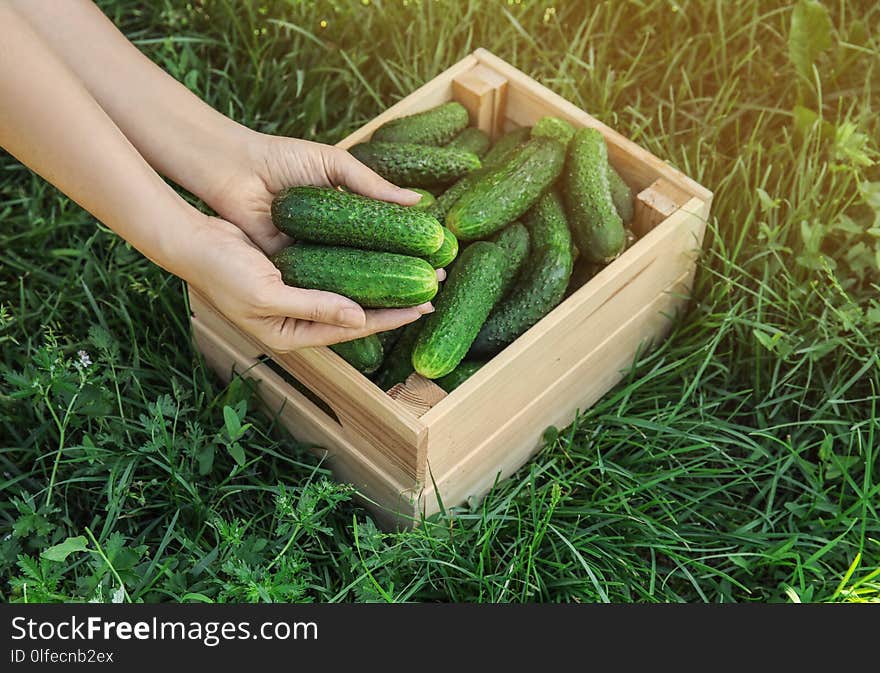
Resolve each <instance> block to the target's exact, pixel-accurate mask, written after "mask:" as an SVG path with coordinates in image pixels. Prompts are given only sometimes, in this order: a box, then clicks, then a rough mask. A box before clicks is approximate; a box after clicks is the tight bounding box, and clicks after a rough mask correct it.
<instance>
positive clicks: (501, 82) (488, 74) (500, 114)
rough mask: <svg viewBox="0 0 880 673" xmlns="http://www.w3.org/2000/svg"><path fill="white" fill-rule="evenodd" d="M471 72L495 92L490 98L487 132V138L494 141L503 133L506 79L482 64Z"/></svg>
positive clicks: (505, 107)
mask: <svg viewBox="0 0 880 673" xmlns="http://www.w3.org/2000/svg"><path fill="white" fill-rule="evenodd" d="M471 72H472V73H473V74H474V75H475V76H476V77H479V78H480V79H481V80H483V81H484V82H486V83H487V84H489V85H490V86H491V87H492V89H493V90H494V92H495V93H494V96H493V98H492V123H491V131H490V132H488V133H489V136H490V137H491V138H492V139H493V140H495V139H496V138H497V137H498V136H500V135H501V134H502V133H503V132H504V129H503V128H502V125H503V124H504V118H505V112H506V110H507V78H506V77H504V75H502V74H500V73H499V72H498V71H497V70H493V69H492V68H489V67H488V66H485V65H482V64H480V65H476V66H474V68H473V70H471Z"/></svg>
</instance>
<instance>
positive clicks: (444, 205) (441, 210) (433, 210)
mask: <svg viewBox="0 0 880 673" xmlns="http://www.w3.org/2000/svg"><path fill="white" fill-rule="evenodd" d="M481 174H482V170H479V171H473V172H472V173H468V174H467V175H465V176H464V177H463V178H461V179H460V180H459V181H458V182H456V183H455V184H453V185H452V186H451V187H450V188H449V189H447V190H446V191H445V192H443V193H442V194H441V195H440V196H438V197H437V200H436V201H434V203H433V204H431V207H430V208H428V214H429V215H431V216H433V217H436V218H437V220H438V221H439V222H444V221H445V220H446V216H447V215H448V214H449V211H450V210H452V206H454V205H455V204H456V203H458V200H459V199H460V198H461V195H462V194H464V193H465V192H466V191H467V190H468V189H470V188H471V186H472V185H473V184H475V183H476V182H477V180H479V179H480V175H481Z"/></svg>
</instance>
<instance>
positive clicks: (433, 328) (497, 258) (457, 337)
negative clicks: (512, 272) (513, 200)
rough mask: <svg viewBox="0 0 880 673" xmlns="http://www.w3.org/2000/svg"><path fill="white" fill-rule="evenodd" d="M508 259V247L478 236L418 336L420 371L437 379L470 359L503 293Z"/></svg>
mask: <svg viewBox="0 0 880 673" xmlns="http://www.w3.org/2000/svg"><path fill="white" fill-rule="evenodd" d="M506 265H507V258H506V257H505V255H504V252H503V251H502V250H501V248H499V247H498V246H497V245H495V244H494V243H490V242H488V241H477V242H476V243H472V244H471V245H469V246H468V247H467V248H465V249H464V252H462V253H461V257H460V258H459V259H458V261H457V262H456V264H455V266H454V267H453V269H452V271H451V272H450V273H449V278H448V279H447V280H446V283H445V284H444V285H443V292H441V293H440V294H439V295H438V296H437V301H436V302H435V304H434V308H435V310H434V312H433V313H431V314H429V315H428V316H427V317H426V318H425V324H424V326H423V327H422V331H421V332H420V333H419V338H418V339H417V340H416V346H415V348H414V349H413V354H412V363H413V367H414V368H415V370H416V371H417V372H418V373H419V374H421V375H422V376H424V377H426V378H429V379H436V378H439V377H441V376H445V375H446V374H448V373H449V372H451V371H452V370H453V369H455V367H456V366H457V365H458V363H459V362H461V361H462V359H464V356H465V355H466V354H467V352H468V349H469V348H470V347H471V343H473V340H474V338H476V336H477V333H478V332H479V331H480V326H481V325H482V324H483V322H484V321H485V320H486V318H487V317H488V315H489V312H490V311H491V310H492V307H493V306H494V305H495V303H496V302H497V301H498V299H499V298H500V296H501V279H502V276H503V274H504V268H505V266H506Z"/></svg>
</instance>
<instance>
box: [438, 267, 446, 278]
mask: <svg viewBox="0 0 880 673" xmlns="http://www.w3.org/2000/svg"><path fill="white" fill-rule="evenodd" d="M437 280H446V269H437Z"/></svg>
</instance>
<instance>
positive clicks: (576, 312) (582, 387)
mask: <svg viewBox="0 0 880 673" xmlns="http://www.w3.org/2000/svg"><path fill="white" fill-rule="evenodd" d="M449 100H457V101H459V102H461V103H462V104H463V105H464V106H465V107H467V109H468V111H469V112H470V115H471V120H472V123H474V124H476V125H478V126H479V127H480V128H481V129H483V130H484V131H486V132H487V133H489V134H490V135H491V136H493V137H497V136H498V135H500V134H501V133H503V132H504V131H507V130H510V129H511V128H514V127H516V126H524V125H532V124H534V123H535V122H536V121H537V120H538V119H539V118H541V117H542V116H545V115H556V116H558V117H562V118H563V119H567V120H568V121H570V122H572V123H573V124H574V125H576V126H589V127H593V128H596V129H599V131H601V132H602V133H603V135H604V136H605V139H606V140H607V143H608V153H609V158H610V160H611V163H612V164H613V165H614V167H615V168H616V169H617V170H618V172H619V173H620V174H621V176H622V177H623V179H624V180H625V181H626V182H627V183H628V184H629V185H630V187H632V189H633V192H634V193H635V194H637V200H636V215H635V222H634V229H635V231H636V232H637V233H638V235H639V236H640V238H639V240H638V241H637V242H636V243H635V244H634V245H633V246H632V247H631V248H629V249H628V250H627V251H626V252H625V253H624V254H623V255H621V256H620V257H619V258H618V259H616V260H615V261H614V262H612V263H611V264H610V265H608V266H607V267H605V268H604V269H603V270H602V271H600V272H599V273H598V274H597V275H596V276H594V277H593V278H592V279H590V280H589V281H588V282H586V283H585V284H584V285H583V286H582V287H580V288H579V289H578V290H577V291H575V292H573V293H572V294H571V295H570V296H569V297H568V298H567V299H566V300H565V301H564V302H562V303H561V304H560V305H559V306H558V307H557V308H556V309H554V310H553V311H552V312H550V313H549V314H548V315H547V316H546V317H544V319H542V320H541V321H540V322H539V323H538V324H536V325H535V326H534V327H532V329H530V330H529V331H528V332H526V333H525V334H524V335H523V336H521V337H520V338H519V339H517V340H516V341H515V342H514V343H513V344H511V345H510V346H509V347H508V348H506V349H505V350H504V351H502V352H501V353H500V354H499V355H497V356H496V357H495V358H493V359H492V360H491V361H490V362H489V363H488V364H487V365H486V366H485V367H483V368H482V369H481V370H480V371H479V372H477V373H476V374H475V375H474V376H473V377H471V378H470V379H469V380H468V381H466V382H465V383H464V384H463V385H462V386H461V387H459V388H458V389H456V390H455V391H454V392H452V393H451V394H449V395H447V394H446V393H445V392H443V391H442V390H441V389H440V388H439V387H437V386H436V385H435V384H434V383H433V382H431V381H428V380H426V379H423V378H421V377H420V376H418V375H413V376H411V377H410V378H409V379H408V380H407V382H406V383H405V384H403V385H398V386H395V388H394V389H392V390H391V391H390V394H389V393H386V391H382V390H380V389H379V388H378V387H377V386H376V385H375V384H374V383H373V382H371V381H370V380H369V379H367V378H366V377H364V376H362V375H361V374H360V373H358V372H357V371H356V370H355V369H354V368H352V367H351V366H350V365H348V363H346V362H345V361H344V360H342V359H341V358H340V357H339V356H338V355H336V354H335V353H334V352H333V351H331V350H330V349H328V348H307V349H302V350H300V351H296V352H293V353H286V354H277V353H271V352H270V351H269V350H268V349H267V348H266V347H265V346H263V345H262V344H260V343H258V342H256V341H255V340H254V339H253V338H252V337H250V336H249V335H247V334H244V333H242V332H240V331H239V330H238V329H237V328H236V327H234V326H233V325H232V324H231V323H230V322H229V321H228V320H227V319H226V318H224V317H223V316H222V315H221V314H220V313H219V312H218V311H217V310H216V309H214V308H213V307H212V306H211V305H210V304H208V303H207V302H206V301H205V300H204V299H203V298H202V297H200V296H199V295H198V294H197V293H196V292H195V291H194V290H192V289H190V292H189V297H190V306H191V309H192V313H193V317H192V328H193V336H194V339H195V343H196V345H197V347H198V349H199V350H200V351H201V352H202V353H203V355H204V357H205V359H206V361H207V362H208V363H209V364H210V366H211V367H212V368H213V369H215V370H216V371H217V372H218V373H219V374H220V375H221V376H223V377H224V379H227V380H228V379H229V378H230V377H231V376H245V377H249V378H252V379H255V380H257V381H259V384H258V386H257V390H258V393H259V395H260V397H261V399H262V402H263V404H264V406H265V409H266V410H267V411H268V412H269V413H270V414H272V415H273V416H277V418H278V420H279V421H280V422H281V423H282V424H283V425H284V427H286V428H287V429H288V430H289V431H290V433H291V434H292V435H294V436H295V437H296V438H297V439H299V440H301V441H305V442H309V443H312V444H314V445H315V447H316V448H320V449H321V450H325V451H326V452H327V459H328V463H329V465H330V466H331V468H332V469H333V470H334V473H335V474H336V475H337V477H338V478H339V479H340V480H343V481H346V482H350V483H352V484H354V485H355V486H356V487H357V489H358V491H359V492H360V493H361V495H362V496H363V498H364V500H365V501H366V502H367V503H368V505H370V506H371V508H372V509H373V511H374V513H375V515H376V516H377V517H378V519H379V520H380V521H381V522H382V523H383V524H384V525H386V526H394V525H397V526H400V525H408V524H410V523H411V522H413V521H417V520H418V519H419V518H420V516H421V514H425V515H430V514H432V513H434V512H437V511H438V509H439V507H440V502H441V501H442V503H443V505H444V506H445V507H449V506H453V505H458V504H460V503H463V502H465V501H466V500H467V499H468V498H470V497H480V496H481V495H483V494H485V493H486V492H487V490H488V489H489V488H491V486H492V484H493V483H494V482H495V481H496V480H497V479H499V478H504V477H506V476H508V475H510V474H511V473H512V472H513V471H514V470H516V469H517V468H518V467H520V466H521V465H522V464H523V463H524V462H526V461H527V460H528V459H529V458H530V457H531V456H532V455H533V454H534V452H535V451H536V450H537V449H538V448H539V447H540V445H541V437H542V434H543V432H544V430H545V429H546V428H547V427H548V426H551V425H555V426H558V427H562V426H565V425H567V424H568V423H570V422H571V421H572V419H573V418H574V416H575V414H576V412H577V411H578V410H579V409H584V408H586V407H589V406H590V405H591V404H593V403H594V402H595V401H596V400H597V399H598V398H599V397H601V396H602V395H603V394H605V393H606V392H607V391H608V390H609V389H610V388H611V387H612V386H613V385H615V383H617V382H618V381H619V380H620V378H621V376H622V374H623V372H624V371H625V370H626V369H627V368H628V367H629V366H630V365H631V363H632V362H633V358H634V357H635V355H636V353H637V352H640V350H642V349H644V348H645V347H646V346H648V345H650V343H652V342H656V341H657V340H658V339H662V338H663V337H664V336H665V334H666V333H667V330H668V329H669V327H670V324H671V321H672V320H674V316H675V314H676V313H677V311H678V310H679V309H681V308H682V307H683V306H684V305H685V303H686V302H687V297H688V293H689V291H690V288H691V284H692V281H693V277H694V270H695V266H696V258H697V255H698V253H699V250H700V247H701V244H702V239H703V233H704V230H705V226H706V219H707V217H708V214H709V207H710V205H711V201H712V193H711V192H709V191H708V190H707V189H705V188H704V187H702V186H700V185H699V184H697V183H696V182H694V181H693V180H691V179H690V178H688V177H687V176H685V175H684V174H682V173H681V172H680V171H678V170H676V169H674V168H672V167H671V166H669V165H667V164H666V163H665V162H663V161H662V160H660V159H658V158H657V157H655V156H653V155H651V154H650V153H649V152H647V151H645V150H644V149H642V148H640V147H639V146H638V145H636V144H635V143H633V142H631V141H629V140H627V139H626V138H624V137H623V136H621V135H620V134H618V133H616V132H614V131H613V130H611V129H610V128H608V127H607V126H605V125H604V124H602V123H600V122H599V121H597V120H596V119H594V118H593V117H591V116H590V115H589V114H587V113H586V112H584V111H582V110H580V109H578V108H577V107H576V106H575V105H573V104H571V103H569V102H568V101H566V100H564V99H563V98H561V97H560V96H558V95H556V94H554V93H553V92H551V91H550V90H548V89H546V88H545V87H543V86H541V85H540V84H538V83H537V82H536V81H534V80H533V79H531V78H529V77H527V76H526V75H524V74H523V73H522V72H520V71H519V70H517V69H515V68H513V67H512V66H510V65H509V64H507V63H505V62H504V61H502V60H501V59H499V58H497V57H496V56H494V55H492V54H491V53H489V52H487V51H485V50H483V49H478V50H477V51H476V52H474V53H473V54H471V55H469V56H467V57H466V58H464V59H463V60H462V61H460V62H459V63H457V64H455V65H454V66H452V67H451V68H449V69H448V70H447V71H445V72H444V73H442V74H441V75H439V76H437V77H435V78H434V79H433V80H431V81H430V82H428V83H427V84H425V85H424V86H423V87H421V88H420V89H418V90H417V91H415V92H414V93H412V94H411V95H409V96H407V97H406V98H405V99H403V100H402V101H400V102H399V103H397V104H396V105H394V106H393V107H391V108H390V109H388V110H387V111H385V112H384V113H383V114H381V115H379V116H378V117H376V118H375V119H373V120H372V121H371V122H369V123H368V124H366V125H365V126H363V127H362V128H361V129H359V130H358V131H356V132H355V133H353V134H351V135H350V136H349V137H348V138H346V139H345V140H343V141H342V142H340V143H339V146H340V147H343V148H346V149H347V148H349V147H351V146H352V145H354V144H356V143H358V142H362V141H365V140H368V139H369V138H370V136H371V135H372V133H373V131H375V130H376V129H377V128H379V126H381V125H382V124H383V123H385V122H386V121H388V120H389V119H392V118H395V117H399V116H403V115H408V114H413V113H415V112H419V111H421V110H424V109H427V108H430V107H433V106H436V105H439V104H440V103H444V102H446V101H449ZM285 372H286V373H287V374H289V375H292V376H293V377H294V378H295V379H296V380H297V381H299V382H300V384H304V385H305V386H306V387H307V389H308V390H305V389H303V390H305V392H307V393H308V392H309V391H311V394H309V395H306V394H303V393H302V392H300V391H299V390H298V389H297V388H296V387H294V386H293V385H291V384H290V383H288V382H287V380H286V376H285ZM300 388H301V386H300ZM322 407H323V409H322Z"/></svg>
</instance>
